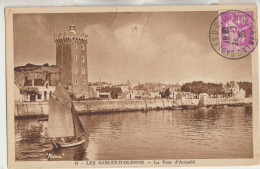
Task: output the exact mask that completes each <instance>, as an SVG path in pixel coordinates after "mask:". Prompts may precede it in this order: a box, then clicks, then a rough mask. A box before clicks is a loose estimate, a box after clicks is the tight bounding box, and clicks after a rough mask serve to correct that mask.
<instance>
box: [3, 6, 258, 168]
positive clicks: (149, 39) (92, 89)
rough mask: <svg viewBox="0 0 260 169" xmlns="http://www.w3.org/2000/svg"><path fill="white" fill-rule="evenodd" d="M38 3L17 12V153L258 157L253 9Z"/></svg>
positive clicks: (181, 159)
mask: <svg viewBox="0 0 260 169" xmlns="http://www.w3.org/2000/svg"><path fill="white" fill-rule="evenodd" d="M76 9H77V8H76ZM113 9H114V8H113ZM148 9H149V8H148ZM183 9H185V8H183ZM188 9H191V8H188ZM117 10H118V11H117ZM35 11H36V10H33V11H32V12H25V13H23V12H19V11H18V12H17V13H16V12H14V13H12V14H10V15H11V17H10V18H11V19H9V21H10V24H11V25H12V27H10V29H11V30H10V32H11V34H12V36H10V37H9V38H8V39H11V40H12V45H11V47H10V50H11V51H12V54H10V55H9V58H7V59H8V60H9V62H8V61H7V63H10V64H9V65H7V67H9V68H8V69H9V70H10V71H9V72H8V74H12V75H10V76H8V75H7V79H8V83H9V86H12V87H11V90H12V92H9V90H8V93H7V95H12V96H10V98H12V100H13V101H11V102H12V103H10V102H9V104H10V106H9V107H12V110H10V109H9V110H8V121H12V122H11V123H9V124H8V127H10V126H11V127H10V128H11V129H12V130H11V134H10V135H9V140H8V146H10V144H11V143H12V145H11V147H12V148H11V150H10V148H9V150H8V151H13V153H11V154H13V156H12V160H11V161H13V162H37V161H59V162H62V161H77V162H75V163H71V164H73V165H74V166H75V165H78V163H80V164H81V162H80V161H84V165H82V166H84V167H94V166H96V165H98V166H99V167H101V166H102V165H104V166H107V167H109V164H112V165H118V164H120V163H121V164H129V166H131V165H132V167H133V165H135V164H136V165H141V164H144V165H145V164H147V165H149V164H151V165H155V164H156V162H158V164H160V165H164V164H166V165H167V166H168V167H169V166H174V165H175V164H183V165H190V166H192V165H195V164H196V159H201V160H206V159H213V160H214V159H220V160H221V159H235V160H239V159H243V160H252V163H253V161H254V159H255V158H256V156H255V153H256V151H255V150H254V149H255V146H256V145H255V139H258V138H259V134H258V135H254V133H253V131H254V130H255V128H254V125H257V128H256V130H258V129H259V128H258V122H257V121H253V119H254V118H253V117H258V118H259V110H258V104H259V100H258V93H256V92H254V91H255V89H253V86H255V85H258V77H257V72H256V71H253V70H255V69H258V64H257V62H258V60H257V59H258V57H257V52H256V50H257V49H256V46H257V13H256V7H255V6H248V7H247V8H244V9H243V8H242V7H240V6H237V8H230V6H228V7H223V8H219V9H218V6H217V7H215V8H212V9H211V10H210V9H209V10H207V7H202V10H196V9H195V10H180V11H178V10H167V9H166V10H161V11H159V10H155V11H152V10H144V11H141V10H132V11H127V10H123V8H119V9H117V8H116V10H110V11H104V12H99V11H97V12H95V11H93V10H91V11H90V12H89V11H87V10H85V11H86V12H83V11H84V10H83V11H82V10H81V12H76V10H75V11H73V12H71V11H70V12H64V11H63V12H57V11H55V10H48V12H44V11H43V10H39V11H38V12H35ZM7 13H8V11H7ZM10 58H12V59H10ZM254 72H255V73H254ZM255 87H257V86H255ZM9 100H10V99H9ZM255 103H256V104H255ZM255 122H256V123H257V124H256V123H255ZM10 128H8V131H9V130H10ZM253 129H254V130H253ZM10 138H11V140H12V141H11V142H10ZM9 158H10V157H9ZM165 159H169V160H168V161H164V160H165ZM9 160H10V159H9ZM111 160H112V161H111ZM129 160H130V161H129ZM131 160H132V161H131ZM146 160H152V161H146ZM156 160H160V161H156ZM162 160H163V161H162ZM78 161H79V162H78ZM254 162H255V161H254ZM28 164H29V163H28ZM82 164H83V163H82ZM207 164H209V163H207ZM245 164H248V163H245ZM121 167H122V166H121ZM125 167H126V166H125Z"/></svg>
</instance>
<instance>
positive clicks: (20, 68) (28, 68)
mask: <svg viewBox="0 0 260 169" xmlns="http://www.w3.org/2000/svg"><path fill="white" fill-rule="evenodd" d="M42 67H45V68H58V66H56V65H49V64H48V63H45V64H43V65H35V64H31V63H27V64H26V65H25V66H17V67H15V68H14V71H15V72H18V71H31V70H36V69H40V68H42Z"/></svg>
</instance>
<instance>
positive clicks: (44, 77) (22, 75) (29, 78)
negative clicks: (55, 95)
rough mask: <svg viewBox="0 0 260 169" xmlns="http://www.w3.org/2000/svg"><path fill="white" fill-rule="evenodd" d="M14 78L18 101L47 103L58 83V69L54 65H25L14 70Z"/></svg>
mask: <svg viewBox="0 0 260 169" xmlns="http://www.w3.org/2000/svg"><path fill="white" fill-rule="evenodd" d="M14 78H15V79H14V83H15V92H18V90H16V89H17V88H18V89H19V93H20V94H19V95H17V94H18V93H17V94H16V95H17V96H19V97H20V95H21V99H19V100H20V101H22V102H25V101H31V102H34V101H47V100H48V99H49V95H50V94H51V93H52V92H53V91H54V90H55V86H56V84H57V83H58V81H59V69H58V68H57V67H56V66H55V65H50V66H49V65H48V64H44V65H34V64H26V65H25V66H18V67H15V68H14Z"/></svg>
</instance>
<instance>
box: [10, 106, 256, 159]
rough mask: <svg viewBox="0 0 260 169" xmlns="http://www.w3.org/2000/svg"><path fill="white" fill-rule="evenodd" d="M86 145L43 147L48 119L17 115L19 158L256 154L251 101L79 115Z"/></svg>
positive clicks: (221, 156) (230, 155) (16, 139)
mask: <svg viewBox="0 0 260 169" xmlns="http://www.w3.org/2000/svg"><path fill="white" fill-rule="evenodd" d="M80 119H81V122H82V124H83V126H84V128H85V131H86V133H87V134H86V136H85V137H86V142H85V144H84V145H81V146H78V147H73V148H66V149H62V150H60V151H58V152H54V151H52V150H49V149H48V148H46V147H44V146H43V145H44V144H45V143H46V141H47V139H46V134H45V133H46V131H47V126H48V122H47V121H39V119H19V120H15V134H16V137H15V141H16V145H15V151H16V152H15V156H16V160H21V161H24V160H32V161H42V160H138V159H144V160H145V159H195V158H196V159H198V158H200V159H203V158H212V159H215V158H218V159H222V158H252V157H253V138H252V136H253V133H252V107H242V106H241V107H224V108H220V109H212V108H203V109H199V110H160V111H156V110H152V111H149V112H147V113H142V112H121V113H104V114H91V115H82V116H80Z"/></svg>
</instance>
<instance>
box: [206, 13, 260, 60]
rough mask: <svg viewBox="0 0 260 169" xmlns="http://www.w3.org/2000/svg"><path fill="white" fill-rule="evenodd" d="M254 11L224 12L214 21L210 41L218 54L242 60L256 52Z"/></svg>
mask: <svg viewBox="0 0 260 169" xmlns="http://www.w3.org/2000/svg"><path fill="white" fill-rule="evenodd" d="M253 17H254V11H238V10H231V11H223V12H219V15H218V16H217V17H216V18H215V19H214V20H213V22H212V23H211V25H210V29H209V41H210V44H211V46H212V48H213V49H214V50H215V52H216V53H217V54H219V55H220V56H222V57H224V58H227V59H232V60H236V59H241V58H244V57H246V56H248V55H249V54H250V53H251V52H253V51H254V49H255V47H256V44H257V36H256V30H255V26H254V25H255V22H254V18H253Z"/></svg>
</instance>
